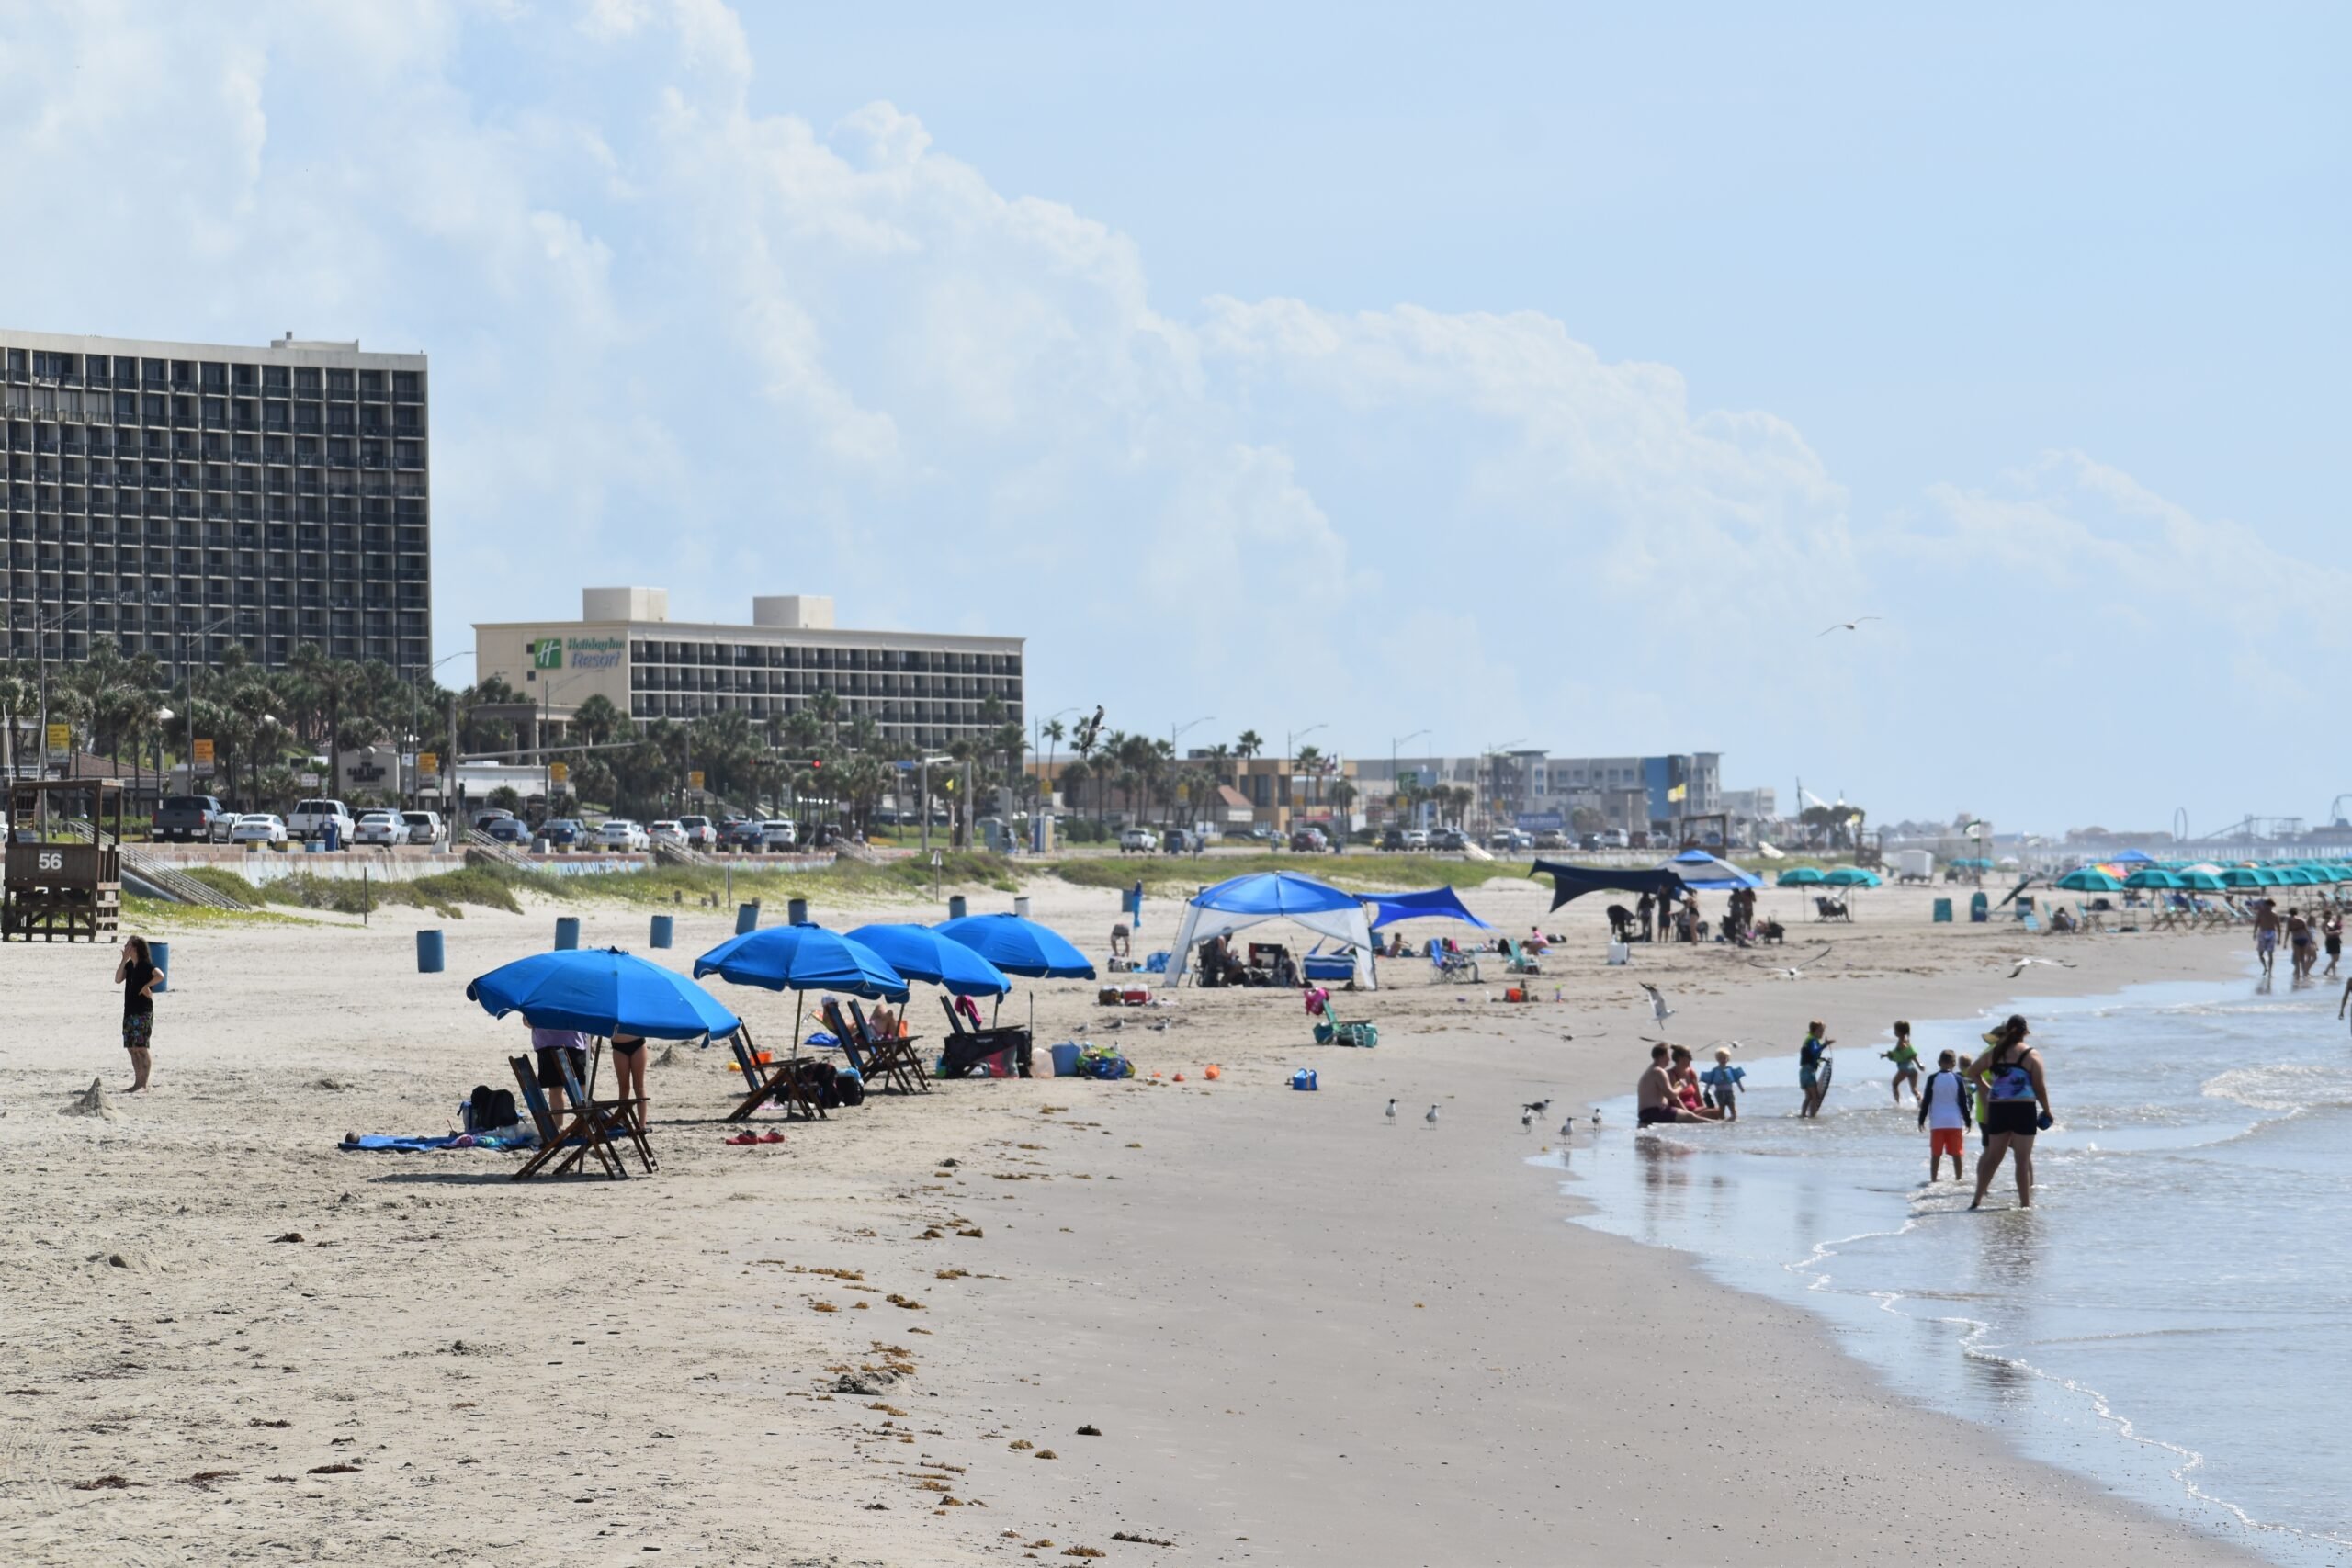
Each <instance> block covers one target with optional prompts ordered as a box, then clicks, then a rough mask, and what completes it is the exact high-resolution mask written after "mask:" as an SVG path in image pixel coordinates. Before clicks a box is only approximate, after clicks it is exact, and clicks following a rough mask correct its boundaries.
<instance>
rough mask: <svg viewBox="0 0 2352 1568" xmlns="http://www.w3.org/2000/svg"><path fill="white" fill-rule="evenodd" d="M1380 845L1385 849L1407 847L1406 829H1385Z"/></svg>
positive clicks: (1382, 831) (1382, 832) (1381, 835)
mask: <svg viewBox="0 0 2352 1568" xmlns="http://www.w3.org/2000/svg"><path fill="white" fill-rule="evenodd" d="M1380 847H1381V848H1382V849H1384V850H1401V849H1403V848H1404V847H1405V829H1402V828H1386V829H1382V830H1381V834H1380Z"/></svg>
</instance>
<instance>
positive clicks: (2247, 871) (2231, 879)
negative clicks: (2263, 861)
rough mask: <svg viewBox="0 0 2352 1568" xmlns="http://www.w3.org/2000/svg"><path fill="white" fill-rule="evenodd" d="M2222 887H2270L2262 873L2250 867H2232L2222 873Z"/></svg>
mask: <svg viewBox="0 0 2352 1568" xmlns="http://www.w3.org/2000/svg"><path fill="white" fill-rule="evenodd" d="M2222 886H2224V887H2235V888H2249V887H2251V888H2261V887H2267V886H2270V884H2269V883H2267V882H2266V881H2264V880H2263V876H2262V873H2261V872H2260V871H2258V870H2256V868H2255V867H2253V866H2250V865H2233V866H2232V867H2230V868H2229V869H2228V870H2227V871H2225V872H2223V873H2222Z"/></svg>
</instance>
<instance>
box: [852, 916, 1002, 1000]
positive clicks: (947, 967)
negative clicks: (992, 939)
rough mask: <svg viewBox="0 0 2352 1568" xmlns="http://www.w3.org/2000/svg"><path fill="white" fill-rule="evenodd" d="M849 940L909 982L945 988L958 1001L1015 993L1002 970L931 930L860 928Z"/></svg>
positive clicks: (880, 927) (916, 927)
mask: <svg viewBox="0 0 2352 1568" xmlns="http://www.w3.org/2000/svg"><path fill="white" fill-rule="evenodd" d="M849 938H850V940H851V941H852V942H863V943H864V944H865V946H866V947H868V948H870V949H872V950H873V951H874V952H875V953H877V954H879V955H880V956H881V958H882V960H883V962H885V963H887V964H889V965H890V967H891V968H893V969H896V970H897V971H898V972H899V974H901V975H903V976H906V977H907V978H908V979H910V980H925V981H929V982H930V983H931V984H933V985H934V986H944V987H947V989H948V990H949V991H950V992H952V993H954V994H955V995H956V996H959V997H1001V996H1002V995H1004V993H1005V992H1007V991H1009V990H1011V989H1012V980H1011V979H1009V978H1008V977H1007V976H1006V975H1005V973H1004V971H1003V970H1001V969H1000V968H998V967H997V966H996V965H995V964H991V963H989V961H988V960H987V959H985V958H983V957H981V956H980V955H979V954H978V953H975V952H973V951H972V950H971V949H970V948H968V947H966V946H965V945H964V944H963V943H962V942H955V941H951V940H950V939H949V938H946V937H944V936H942V935H940V934H939V933H938V932H937V931H933V930H932V929H931V928H930V927H929V926H899V925H873V926H860V927H858V928H857V929H856V930H855V931H852V932H850V933H849ZM905 994H906V993H905V992H904V991H901V992H899V995H900V996H904V995H905Z"/></svg>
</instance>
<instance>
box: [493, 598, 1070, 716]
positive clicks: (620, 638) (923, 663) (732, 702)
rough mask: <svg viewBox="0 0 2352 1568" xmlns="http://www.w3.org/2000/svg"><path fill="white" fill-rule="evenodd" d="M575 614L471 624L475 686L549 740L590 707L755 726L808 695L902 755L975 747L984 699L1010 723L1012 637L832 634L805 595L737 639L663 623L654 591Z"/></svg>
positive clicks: (699, 626) (760, 615)
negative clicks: (968, 742)
mask: <svg viewBox="0 0 2352 1568" xmlns="http://www.w3.org/2000/svg"><path fill="white" fill-rule="evenodd" d="M580 609H581V613H580V619H578V620H576V621H509V622H496V623H477V624H476V625H475V626H474V660H475V670H476V674H477V678H478V679H482V680H487V679H489V678H490V677H492V676H496V677H498V678H499V679H501V680H503V681H504V682H506V683H507V684H508V685H509V686H512V687H513V688H514V689H515V691H516V692H517V693H518V694H521V695H522V697H523V698H524V699H526V701H528V702H529V703H530V704H531V705H533V706H534V707H536V708H537V709H538V710H539V711H540V712H541V713H542V714H544V715H545V716H546V718H547V719H548V721H550V724H551V727H553V728H555V729H556V730H559V731H560V727H561V726H562V725H563V724H564V723H565V722H566V721H568V720H569V719H570V718H571V715H572V713H573V712H574V711H575V710H576V709H577V708H578V707H579V705H581V704H582V703H583V702H585V701H587V700H588V699H589V698H590V697H591V696H601V697H603V698H605V700H606V701H608V702H610V703H611V704H612V705H614V706H615V707H616V708H618V709H620V710H621V711H622V712H623V713H625V714H628V715H629V716H631V717H632V718H636V719H639V720H644V719H652V718H672V719H683V718H693V717H695V716H700V715H703V714H711V713H720V712H726V711H730V710H732V711H737V712H741V713H744V714H747V715H748V716H750V717H751V718H752V721H753V722H754V723H764V722H766V721H767V720H769V719H774V718H780V717H783V716H786V715H787V714H792V713H796V712H798V711H799V710H800V709H802V708H804V707H806V706H808V705H809V703H810V702H812V701H813V700H814V699H815V697H816V695H817V694H818V693H820V692H822V691H830V692H831V693H832V694H833V695H834V696H835V697H836V698H837V699H838V700H839V702H840V704H841V717H842V721H843V722H844V723H846V722H848V721H850V720H852V719H854V718H856V717H858V716H861V715H863V716H866V717H869V718H871V719H873V721H874V723H875V725H876V727H877V728H879V729H880V730H881V732H882V736H883V739H885V740H887V741H888V742H889V743H891V744H892V745H895V746H903V747H907V748H910V749H911V748H918V747H920V748H924V749H937V748H940V747H944V746H945V745H947V744H949V743H950V742H952V741H956V740H960V739H976V738H978V736H979V735H980V733H981V732H982V731H983V730H984V729H985V728H986V726H985V725H984V724H983V723H982V721H981V718H980V708H981V705H982V704H983V703H984V702H986V701H987V700H988V699H989V698H990V697H994V698H996V699H997V701H998V702H1000V703H1001V704H1002V705H1003V706H1004V721H1005V722H1010V723H1015V724H1019V723H1022V722H1023V714H1024V712H1025V710H1024V708H1023V700H1022V690H1023V684H1022V683H1023V671H1022V647H1023V639H1022V638H1020V637H960V636H949V635H945V634H941V633H933V632H896V631H846V630H843V629H842V628H840V627H837V626H834V625H833V602H832V600H831V599H830V598H824V597H820V596H815V595H808V594H786V595H778V596H775V597H763V598H755V599H753V600H752V621H751V624H750V625H749V626H727V625H720V624H717V623H711V622H700V621H673V620H672V619H670V595H669V592H668V591H667V590H665V589H660V588H590V589H585V590H583V591H582V593H581V606H580ZM556 738H557V736H556V734H553V733H551V734H550V735H549V736H548V739H550V740H552V739H556Z"/></svg>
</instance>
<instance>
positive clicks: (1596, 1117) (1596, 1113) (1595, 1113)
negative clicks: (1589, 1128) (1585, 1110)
mask: <svg viewBox="0 0 2352 1568" xmlns="http://www.w3.org/2000/svg"><path fill="white" fill-rule="evenodd" d="M1592 1124H1593V1125H1594V1126H1596V1127H1598V1126H1600V1107H1599V1106H1598V1105H1596V1106H1594V1107H1593V1108H1592Z"/></svg>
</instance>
